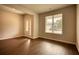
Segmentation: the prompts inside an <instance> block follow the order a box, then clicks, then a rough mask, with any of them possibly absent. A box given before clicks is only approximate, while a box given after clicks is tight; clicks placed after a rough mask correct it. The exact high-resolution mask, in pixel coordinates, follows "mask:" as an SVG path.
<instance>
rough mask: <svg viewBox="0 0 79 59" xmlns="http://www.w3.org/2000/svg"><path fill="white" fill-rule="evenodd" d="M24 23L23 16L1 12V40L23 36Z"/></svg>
mask: <svg viewBox="0 0 79 59" xmlns="http://www.w3.org/2000/svg"><path fill="white" fill-rule="evenodd" d="M22 23H23V17H22V15H19V14H13V13H9V12H5V11H0V40H2V39H8V38H15V37H18V36H22V35H23V24H22Z"/></svg>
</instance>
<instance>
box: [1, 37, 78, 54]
mask: <svg viewBox="0 0 79 59" xmlns="http://www.w3.org/2000/svg"><path fill="white" fill-rule="evenodd" d="M78 54H79V53H78V51H77V49H76V47H75V45H70V44H64V43H60V42H56V41H53V40H47V39H42V38H39V39H34V40H33V39H28V38H16V39H8V40H0V55H78Z"/></svg>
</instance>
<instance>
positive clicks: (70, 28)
mask: <svg viewBox="0 0 79 59" xmlns="http://www.w3.org/2000/svg"><path fill="white" fill-rule="evenodd" d="M56 13H62V14H63V35H58V34H53V33H51V34H48V33H45V18H44V17H45V16H48V15H53V14H56ZM39 18H40V19H39V36H40V37H42V38H47V39H52V40H56V41H62V42H66V43H71V44H75V41H76V6H75V5H73V6H69V7H66V8H62V9H58V10H54V11H51V12H47V13H41V14H39Z"/></svg>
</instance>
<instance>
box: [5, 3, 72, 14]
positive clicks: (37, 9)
mask: <svg viewBox="0 0 79 59" xmlns="http://www.w3.org/2000/svg"><path fill="white" fill-rule="evenodd" d="M70 5H71V4H7V5H4V6H7V7H10V8H12V9H13V8H14V9H16V10H19V11H22V12H23V13H26V12H27V11H31V12H34V13H43V12H48V11H52V10H55V9H59V8H63V7H66V6H70Z"/></svg>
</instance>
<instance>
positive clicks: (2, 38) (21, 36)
mask: <svg viewBox="0 0 79 59" xmlns="http://www.w3.org/2000/svg"><path fill="white" fill-rule="evenodd" d="M22 36H23V35H21V36H15V37H8V38H0V40H7V39H12V38H16V37H22Z"/></svg>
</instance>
